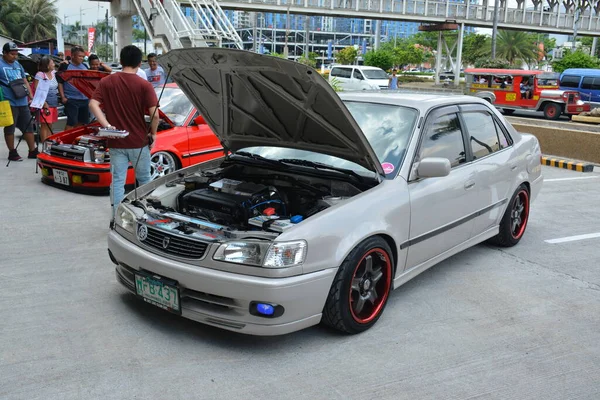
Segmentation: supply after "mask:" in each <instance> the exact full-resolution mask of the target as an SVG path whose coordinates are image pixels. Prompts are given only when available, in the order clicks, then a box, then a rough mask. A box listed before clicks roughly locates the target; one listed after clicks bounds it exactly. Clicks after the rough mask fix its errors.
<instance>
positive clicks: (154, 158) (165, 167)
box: [150, 151, 180, 180]
mask: <svg viewBox="0 0 600 400" xmlns="http://www.w3.org/2000/svg"><path fill="white" fill-rule="evenodd" d="M179 167H180V166H179V160H178V159H177V157H176V156H175V155H173V154H171V153H169V152H168V151H157V152H156V153H154V154H152V155H151V156H150V177H151V178H152V180H155V179H157V178H160V177H161V176H164V175H167V174H170V173H171V172H174V171H177V170H178V169H179Z"/></svg>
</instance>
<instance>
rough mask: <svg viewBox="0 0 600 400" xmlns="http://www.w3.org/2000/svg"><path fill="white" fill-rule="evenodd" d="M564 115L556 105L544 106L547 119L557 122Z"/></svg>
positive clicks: (548, 104)
mask: <svg viewBox="0 0 600 400" xmlns="http://www.w3.org/2000/svg"><path fill="white" fill-rule="evenodd" d="M561 114H562V108H561V107H560V106H559V105H558V104H555V103H546V105H545V106H544V117H545V118H546V119H551V120H557V119H559V118H560V115H561Z"/></svg>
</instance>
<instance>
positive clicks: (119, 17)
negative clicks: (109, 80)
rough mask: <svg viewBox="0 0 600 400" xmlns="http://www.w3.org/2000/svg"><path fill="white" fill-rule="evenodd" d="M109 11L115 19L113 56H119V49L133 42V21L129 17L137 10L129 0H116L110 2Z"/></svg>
mask: <svg viewBox="0 0 600 400" xmlns="http://www.w3.org/2000/svg"><path fill="white" fill-rule="evenodd" d="M110 12H111V14H112V15H113V16H114V17H115V21H116V31H117V32H116V36H113V40H115V38H116V46H115V50H116V51H115V53H116V54H115V58H116V59H118V58H119V54H120V53H121V49H122V48H123V47H125V46H128V45H130V44H132V43H133V21H132V19H131V17H132V16H133V15H135V14H137V10H136V9H135V6H134V5H133V2H132V1H131V0H116V1H113V2H111V3H110Z"/></svg>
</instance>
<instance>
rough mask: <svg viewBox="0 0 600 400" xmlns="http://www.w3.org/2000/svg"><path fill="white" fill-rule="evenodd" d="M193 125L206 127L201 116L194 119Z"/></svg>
mask: <svg viewBox="0 0 600 400" xmlns="http://www.w3.org/2000/svg"><path fill="white" fill-rule="evenodd" d="M194 125H197V126H198V125H206V120H205V119H204V117H203V116H202V115H198V116H197V117H196V118H194Z"/></svg>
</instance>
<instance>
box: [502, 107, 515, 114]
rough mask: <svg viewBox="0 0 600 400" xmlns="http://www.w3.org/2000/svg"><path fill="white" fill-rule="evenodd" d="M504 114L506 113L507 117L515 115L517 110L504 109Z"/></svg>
mask: <svg viewBox="0 0 600 400" xmlns="http://www.w3.org/2000/svg"><path fill="white" fill-rule="evenodd" d="M502 112H504V114H505V115H513V114H514V113H515V110H511V109H510V108H503V109H502Z"/></svg>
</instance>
